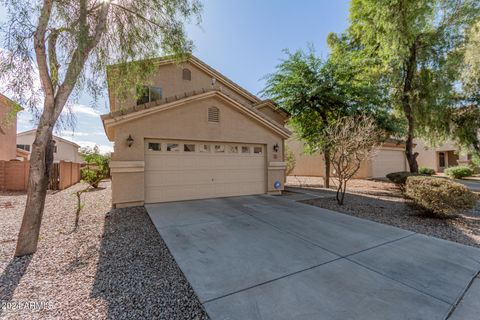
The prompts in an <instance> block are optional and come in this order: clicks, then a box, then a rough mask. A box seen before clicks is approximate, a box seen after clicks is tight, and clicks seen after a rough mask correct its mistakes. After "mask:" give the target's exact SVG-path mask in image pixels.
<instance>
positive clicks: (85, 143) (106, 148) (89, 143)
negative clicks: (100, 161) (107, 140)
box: [75, 141, 113, 153]
mask: <svg viewBox="0 0 480 320" xmlns="http://www.w3.org/2000/svg"><path fill="white" fill-rule="evenodd" d="M75 143H76V144H78V145H79V146H80V147H82V148H83V147H90V148H93V147H95V146H98V148H99V149H100V153H109V152H113V146H111V145H104V144H102V145H101V144H98V143H96V142H94V141H75Z"/></svg>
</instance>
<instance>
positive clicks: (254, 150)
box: [253, 147, 263, 154]
mask: <svg viewBox="0 0 480 320" xmlns="http://www.w3.org/2000/svg"><path fill="white" fill-rule="evenodd" d="M262 151H263V150H262V147H253V153H255V154H262Z"/></svg>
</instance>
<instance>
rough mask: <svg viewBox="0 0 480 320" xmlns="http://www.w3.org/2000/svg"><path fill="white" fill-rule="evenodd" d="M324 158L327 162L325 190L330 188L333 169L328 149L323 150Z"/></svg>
mask: <svg viewBox="0 0 480 320" xmlns="http://www.w3.org/2000/svg"><path fill="white" fill-rule="evenodd" d="M323 157H324V160H325V175H324V177H323V181H324V182H323V186H324V187H325V188H327V189H328V188H330V167H331V159H330V151H329V150H328V148H325V149H324V150H323Z"/></svg>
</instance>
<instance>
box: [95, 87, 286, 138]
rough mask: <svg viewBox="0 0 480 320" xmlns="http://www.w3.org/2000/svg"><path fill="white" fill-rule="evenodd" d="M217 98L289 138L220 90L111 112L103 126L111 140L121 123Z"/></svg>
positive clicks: (272, 122)
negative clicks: (114, 127) (113, 130)
mask: <svg viewBox="0 0 480 320" xmlns="http://www.w3.org/2000/svg"><path fill="white" fill-rule="evenodd" d="M212 96H217V97H220V98H222V99H223V100H225V101H227V102H229V103H230V104H232V105H233V106H235V107H237V108H238V109H241V110H242V111H243V112H244V113H247V114H248V115H249V116H251V117H252V118H255V119H256V120H257V121H259V122H261V123H263V124H264V125H265V126H267V127H269V128H270V129H271V130H273V131H275V132H277V133H278V134H280V135H281V136H283V137H285V138H288V137H289V136H290V134H291V133H290V131H289V130H288V129H286V128H285V127H284V126H282V125H281V124H279V123H278V122H276V121H275V120H273V119H271V118H270V117H268V116H267V115H266V114H264V113H263V112H261V111H258V110H257V109H256V108H254V107H252V106H248V105H245V104H243V103H241V102H239V101H238V100H235V99H234V98H232V97H231V96H229V95H227V94H226V93H225V92H222V91H221V90H219V89H202V90H201V91H192V92H188V93H187V92H185V93H184V94H183V95H181V96H174V97H167V98H165V99H161V100H157V101H153V102H148V103H145V104H141V105H138V106H133V107H130V108H125V109H121V110H118V111H114V112H110V113H108V114H104V115H102V116H101V118H102V121H103V126H104V128H105V132H106V133H107V136H108V138H109V139H111V140H112V139H113V132H112V131H111V130H109V128H111V127H113V126H116V125H119V124H121V123H125V122H128V121H130V120H133V119H137V118H140V117H143V116H146V115H150V114H152V113H156V112H159V111H163V110H167V109H171V108H174V107H177V106H181V105H184V104H185V103H188V102H191V101H197V100H200V99H205V98H208V97H212Z"/></svg>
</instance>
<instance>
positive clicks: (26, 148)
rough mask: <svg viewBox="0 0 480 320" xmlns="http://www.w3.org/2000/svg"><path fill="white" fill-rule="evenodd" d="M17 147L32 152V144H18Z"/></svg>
mask: <svg viewBox="0 0 480 320" xmlns="http://www.w3.org/2000/svg"><path fill="white" fill-rule="evenodd" d="M17 148H18V149H22V150H25V151H29V152H30V145H29V144H17Z"/></svg>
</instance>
